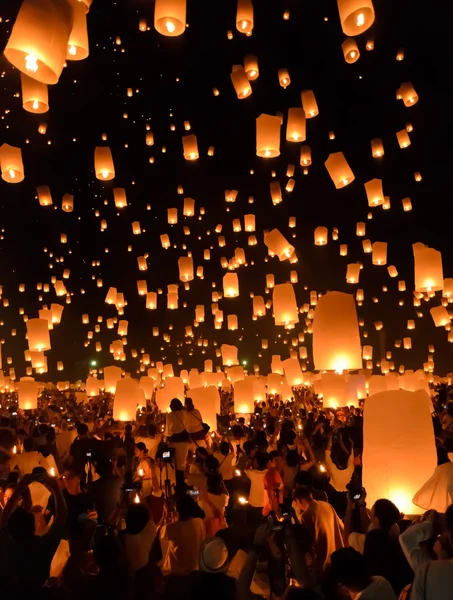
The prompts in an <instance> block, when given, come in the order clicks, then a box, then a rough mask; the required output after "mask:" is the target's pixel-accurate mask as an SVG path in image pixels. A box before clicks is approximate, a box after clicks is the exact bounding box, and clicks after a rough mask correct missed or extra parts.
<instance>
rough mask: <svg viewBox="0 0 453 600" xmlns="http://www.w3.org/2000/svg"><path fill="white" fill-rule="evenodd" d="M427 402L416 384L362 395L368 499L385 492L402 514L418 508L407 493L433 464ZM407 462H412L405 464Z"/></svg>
mask: <svg viewBox="0 0 453 600" xmlns="http://www.w3.org/2000/svg"><path fill="white" fill-rule="evenodd" d="M429 404H430V401H429V397H428V395H427V394H426V392H424V391H421V390H419V391H417V392H409V391H405V390H392V391H386V392H381V393H379V394H375V395H373V396H370V397H369V398H368V399H367V401H366V403H365V410H364V419H363V420H364V432H363V436H364V449H363V485H364V487H365V488H366V490H367V502H369V503H370V505H373V504H374V502H376V500H378V499H380V498H388V499H389V500H391V501H392V502H394V503H395V504H396V506H397V507H398V508H399V509H400V510H401V511H402V512H404V513H405V514H411V515H413V514H420V513H422V512H424V510H421V509H419V508H418V507H417V506H415V505H414V504H413V503H412V498H413V497H414V494H415V493H416V492H417V491H418V490H419V489H420V487H421V486H422V485H423V484H424V483H425V481H427V479H429V478H430V477H431V475H432V473H433V471H434V469H435V468H436V465H437V454H436V446H435V441H434V431H433V426H432V419H431V411H430V408H429ZM389 413H391V414H392V419H390V420H389V419H388V415H389ZM402 422H404V424H405V426H404V429H403V430H401V427H400V423H402ZM382 431H385V439H383V437H382ZM408 465H413V466H414V468H412V469H409V470H408V468H407V467H408ZM402 472H404V474H405V476H404V477H401V473H402Z"/></svg>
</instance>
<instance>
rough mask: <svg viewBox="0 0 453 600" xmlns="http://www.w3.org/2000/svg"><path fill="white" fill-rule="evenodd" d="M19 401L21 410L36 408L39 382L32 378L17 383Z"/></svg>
mask: <svg viewBox="0 0 453 600" xmlns="http://www.w3.org/2000/svg"><path fill="white" fill-rule="evenodd" d="M16 391H17V403H18V408H20V409H21V410H36V409H37V408H38V384H37V383H36V381H34V380H32V379H28V380H21V381H18V382H17V383H16Z"/></svg>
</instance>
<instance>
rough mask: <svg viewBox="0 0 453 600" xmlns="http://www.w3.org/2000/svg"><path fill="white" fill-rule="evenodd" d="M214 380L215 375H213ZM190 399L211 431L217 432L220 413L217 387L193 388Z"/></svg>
mask: <svg viewBox="0 0 453 600" xmlns="http://www.w3.org/2000/svg"><path fill="white" fill-rule="evenodd" d="M212 375H214V378H215V377H216V374H215V373H212ZM189 394H190V397H191V398H192V401H193V404H194V406H195V408H196V409H197V410H199V411H200V414H201V416H202V419H203V423H207V424H208V425H209V426H210V428H211V431H217V413H220V396H219V391H218V389H217V386H216V385H208V386H207V387H195V388H194V387H191V388H190V392H189Z"/></svg>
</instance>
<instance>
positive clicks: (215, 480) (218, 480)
mask: <svg viewBox="0 0 453 600" xmlns="http://www.w3.org/2000/svg"><path fill="white" fill-rule="evenodd" d="M222 480H223V478H222V475H220V473H209V474H208V475H207V476H206V487H207V490H208V492H209V493H210V494H215V495H216V496H218V495H220V493H221V491H222Z"/></svg>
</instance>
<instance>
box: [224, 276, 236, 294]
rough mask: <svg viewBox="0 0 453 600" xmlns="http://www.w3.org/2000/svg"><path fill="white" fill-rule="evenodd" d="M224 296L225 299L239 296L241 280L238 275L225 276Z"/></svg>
mask: <svg viewBox="0 0 453 600" xmlns="http://www.w3.org/2000/svg"><path fill="white" fill-rule="evenodd" d="M223 294H224V296H225V298H236V297H237V296H239V279H238V276H237V275H236V273H227V274H226V275H224V276H223Z"/></svg>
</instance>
